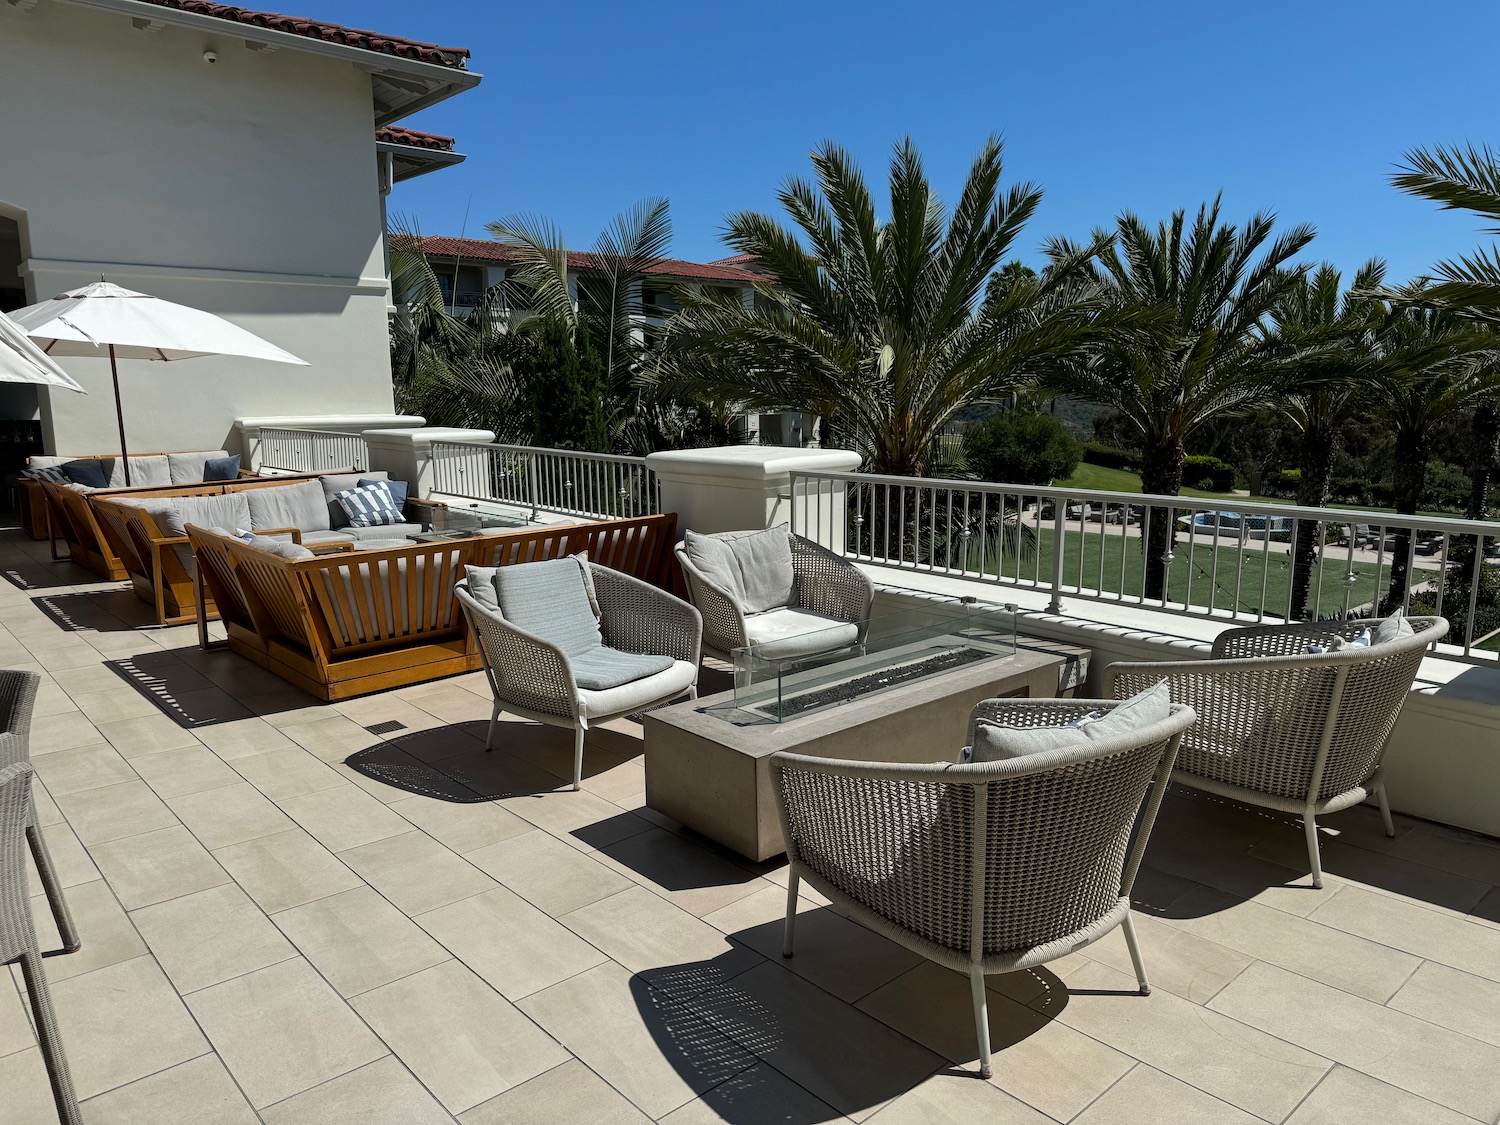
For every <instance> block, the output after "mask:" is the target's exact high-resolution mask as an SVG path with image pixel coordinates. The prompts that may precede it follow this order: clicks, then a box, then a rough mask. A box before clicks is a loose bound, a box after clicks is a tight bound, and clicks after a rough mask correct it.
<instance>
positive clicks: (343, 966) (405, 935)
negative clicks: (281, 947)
mask: <svg viewBox="0 0 1500 1125" xmlns="http://www.w3.org/2000/svg"><path fill="white" fill-rule="evenodd" d="M275 922H276V924H277V925H278V926H280V927H281V930H282V932H283V933H285V934H286V935H287V937H289V938H291V939H292V941H293V942H295V943H296V945H297V948H298V949H300V950H301V951H302V952H303V954H304V955H305V956H306V957H307V959H308V960H309V961H311V962H312V963H313V965H314V967H315V968H317V970H318V971H319V972H320V973H322V974H323V975H324V976H325V977H327V978H328V982H329V983H330V984H332V985H333V987H334V988H336V989H338V990H339V992H340V993H342V994H343V995H344V996H357V995H358V994H360V993H361V992H368V991H369V990H370V989H372V988H378V987H379V986H381V985H383V984H389V983H391V981H394V980H400V979H401V978H402V977H405V976H410V975H411V974H412V973H415V972H420V971H421V970H422V969H427V968H431V967H432V966H433V965H437V964H440V963H441V962H443V961H446V960H448V959H449V954H448V952H447V951H446V950H445V949H443V948H442V947H441V946H440V945H438V943H437V942H435V941H433V940H432V938H430V937H428V936H427V934H426V933H425V932H424V931H423V930H422V927H421V926H419V925H417V923H416V922H414V921H412V920H411V919H410V918H408V917H407V916H406V915H404V914H402V913H401V911H399V910H397V909H396V908H395V907H394V906H392V905H391V904H390V903H388V902H386V901H385V899H383V898H381V897H380V896H379V895H378V894H376V893H375V892H374V891H372V890H371V889H370V888H369V887H365V886H359V887H354V888H353V889H351V890H347V891H341V892H340V893H339V894H336V895H330V896H329V897H328V898H321V899H318V900H317V901H316V902H309V903H307V904H305V905H303V906H297V907H294V908H292V909H291V910H283V911H282V912H281V913H279V914H277V915H276V918H275Z"/></svg>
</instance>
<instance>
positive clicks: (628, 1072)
mask: <svg viewBox="0 0 1500 1125" xmlns="http://www.w3.org/2000/svg"><path fill="white" fill-rule="evenodd" d="M519 1007H520V1008H521V1010H522V1011H523V1012H525V1013H527V1014H528V1015H529V1016H531V1017H532V1018H533V1019H534V1020H536V1021H537V1023H539V1024H541V1026H542V1027H543V1028H545V1029H546V1030H547V1031H548V1032H549V1033H550V1034H551V1035H552V1036H554V1037H555V1038H556V1039H558V1040H559V1041H560V1042H561V1043H562V1044H563V1046H565V1047H566V1048H567V1049H568V1050H569V1051H571V1052H573V1054H574V1055H576V1056H577V1057H578V1058H579V1060H580V1061H581V1062H583V1063H584V1064H585V1065H586V1066H588V1067H589V1068H590V1069H591V1070H593V1071H594V1072H595V1073H596V1074H598V1075H600V1076H601V1077H602V1078H603V1079H604V1080H605V1081H606V1082H608V1083H609V1084H610V1085H611V1086H612V1087H614V1089H616V1090H617V1091H619V1092H620V1093H621V1094H623V1095H624V1096H625V1097H627V1098H629V1099H630V1101H631V1102H633V1103H634V1104H635V1105H636V1106H637V1107H638V1108H640V1109H641V1110H643V1111H644V1112H645V1113H646V1114H648V1115H649V1116H651V1117H653V1118H658V1117H662V1116H664V1115H666V1114H667V1113H670V1112H671V1111H672V1110H674V1109H676V1108H677V1107H678V1106H682V1105H686V1104H687V1103H688V1102H690V1101H691V1100H692V1099H693V1098H695V1097H697V1096H698V1095H699V1094H701V1093H703V1092H704V1091H705V1090H708V1089H710V1088H711V1087H713V1086H716V1085H718V1084H719V1083H720V1082H723V1081H726V1080H727V1079H729V1078H732V1077H734V1076H735V1075H736V1074H739V1073H741V1072H742V1071H745V1070H748V1069H749V1068H750V1067H751V1066H753V1065H755V1063H756V1061H757V1060H756V1058H755V1056H754V1055H753V1054H751V1053H750V1052H749V1051H747V1050H745V1049H744V1048H743V1047H741V1046H739V1045H738V1044H736V1043H735V1042H733V1041H732V1040H730V1039H727V1038H725V1037H724V1036H723V1035H721V1034H719V1033H718V1032H717V1031H715V1030H714V1029H713V1028H711V1027H710V1026H709V1025H708V1024H706V1023H704V1022H703V1021H702V1020H701V1019H699V1018H698V1017H697V1016H695V1015H693V1014H692V1013H690V1012H688V1011H687V1010H686V1009H685V1008H683V1007H682V1006H681V1005H679V1004H676V1003H672V1002H668V1001H666V1000H665V999H664V998H663V996H662V994H661V993H659V992H657V991H656V990H654V989H652V988H651V987H649V986H648V985H647V984H646V983H645V982H644V981H642V980H641V979H640V978H639V977H633V976H632V975H631V974H630V973H629V972H627V971H626V970H625V969H622V968H621V967H620V966H619V965H615V964H604V965H600V966H599V967H598V968H597V969H590V970H589V971H588V972H586V973H583V974H581V975H580V976H576V977H572V978H570V979H568V980H565V981H563V982H562V983H561V984H555V985H553V986H552V987H551V988H548V989H544V990H543V991H541V992H538V993H535V994H534V995H531V996H528V997H527V998H526V999H525V1000H522V1001H521V1002H520V1005H519ZM502 1120H503V1118H502Z"/></svg>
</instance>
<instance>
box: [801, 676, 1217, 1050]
mask: <svg viewBox="0 0 1500 1125" xmlns="http://www.w3.org/2000/svg"><path fill="white" fill-rule="evenodd" d="M1114 706H1116V704H1114V703H1104V702H1097V701H1090V700H1063V699H1024V700H1023V699H987V700H985V701H983V702H982V703H980V704H979V706H978V707H976V708H975V710H974V714H973V716H971V718H970V721H969V736H970V741H971V742H972V741H973V736H974V728H975V724H976V722H977V721H978V720H980V719H987V720H989V721H991V722H994V723H998V724H1002V725H1005V726H1015V727H1061V726H1063V725H1064V724H1067V723H1070V722H1073V721H1075V720H1077V719H1080V718H1082V717H1083V716H1085V715H1087V714H1088V713H1089V712H1090V711H1094V710H1110V709H1112V708H1113V707H1114ZM1192 721H1193V712H1192V710H1191V709H1190V708H1187V707H1183V706H1180V705H1176V704H1174V705H1173V706H1172V708H1171V711H1170V713H1169V715H1168V717H1167V718H1166V719H1165V720H1162V721H1160V722H1156V723H1152V724H1151V725H1149V726H1147V727H1144V728H1142V729H1140V730H1138V731H1134V732H1131V733H1128V734H1122V735H1115V736H1113V737H1111V738H1100V739H1098V740H1097V741H1095V742H1093V743H1090V744H1089V745H1086V746H1079V747H1073V746H1070V747H1067V748H1065V749H1060V750H1048V751H1044V752H1041V753H1036V754H1028V755H1026V756H1024V757H1019V758H1011V759H1008V760H1005V761H998V762H989V763H985V764H978V765H951V764H948V763H943V762H939V763H935V764H931V765H888V764H883V763H876V762H849V761H839V760H834V759H829V758H810V757H804V756H801V755H796V754H785V753H778V754H773V755H772V756H771V776H772V780H773V782H774V784H775V790H776V796H777V811H778V813H779V815H780V817H781V830H782V833H783V835H784V836H785V838H786V845H787V849H786V850H787V859H788V861H789V864H790V874H791V882H790V884H789V886H788V889H787V913H786V937H785V946H784V948H783V951H782V952H783V955H784V956H787V957H790V956H791V955H792V944H793V937H794V933H795V923H796V916H797V894H798V888H799V884H800V882H801V880H803V879H806V880H807V881H808V883H809V884H811V885H812V886H813V887H815V888H816V889H817V890H818V891H820V892H821V893H822V894H824V895H825V896H827V898H828V899H829V901H831V902H832V903H833V905H834V906H835V907H837V908H838V909H839V911H840V912H841V913H844V914H847V915H848V916H849V917H850V918H853V919H854V920H855V921H857V922H860V923H862V924H863V925H865V926H867V927H869V928H870V929H872V930H874V931H875V932H876V933H878V934H882V935H884V936H885V937H888V938H890V939H891V940H892V941H895V942H897V943H898V944H900V945H903V946H905V947H906V948H908V949H910V950H912V951H913V952H915V953H920V954H921V955H922V956H924V957H927V958H929V959H931V960H933V961H936V962H937V963H938V964H940V965H945V966H947V967H948V968H950V969H954V970H956V971H957V972H961V973H967V974H968V976H969V981H970V984H971V987H972V992H973V1001H974V1026H975V1032H976V1034H977V1036H978V1040H979V1062H980V1073H981V1074H982V1075H983V1076H984V1077H986V1078H988V1077H989V1076H990V1073H991V1065H990V1035H989V1011H988V1005H987V1003H986V1000H985V980H984V978H985V977H986V976H987V975H989V974H993V973H1010V972H1015V971H1017V970H1020V969H1027V968H1030V967H1032V966H1035V965H1041V964H1044V963H1045V962H1047V961H1052V960H1055V959H1056V958H1059V957H1062V956H1064V955H1065V954H1068V953H1072V952H1074V951H1076V950H1077V949H1079V948H1080V947H1082V946H1084V945H1087V944H1089V943H1090V942H1094V941H1097V940H1098V939H1099V938H1101V937H1103V936H1104V935H1105V934H1107V933H1109V932H1110V931H1111V930H1113V929H1114V928H1115V927H1117V926H1119V927H1123V929H1124V931H1125V940H1126V942H1127V944H1128V945H1129V947H1130V955H1131V958H1132V960H1133V961H1134V963H1135V970H1136V979H1137V981H1138V982H1139V984H1140V990H1141V994H1142V995H1148V994H1149V993H1150V983H1149V981H1148V980H1147V978H1146V969H1145V965H1144V963H1143V962H1142V960H1141V953H1140V947H1139V945H1138V944H1137V942H1136V937H1135V929H1134V927H1133V926H1132V924H1131V920H1130V889H1131V886H1132V885H1133V884H1134V882H1135V876H1136V871H1137V870H1138V869H1139V867H1140V863H1141V856H1142V854H1143V852H1144V851H1145V847H1146V841H1147V839H1148V837H1149V836H1150V834H1151V826H1152V824H1153V822H1154V821H1155V819H1156V812H1157V809H1158V807H1159V806H1160V804H1161V799H1162V795H1163V792H1164V790H1165V786H1166V780H1167V775H1168V774H1169V773H1170V771H1171V769H1172V761H1173V758H1174V757H1175V756H1176V753H1177V746H1178V743H1179V742H1180V741H1181V739H1182V732H1183V731H1184V730H1186V729H1187V727H1188V726H1189V725H1190V724H1191V723H1192Z"/></svg>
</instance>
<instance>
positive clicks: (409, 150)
mask: <svg viewBox="0 0 1500 1125" xmlns="http://www.w3.org/2000/svg"><path fill="white" fill-rule="evenodd" d="M375 151H376V152H388V153H390V154H391V155H392V156H393V157H395V159H396V161H397V172H396V175H395V176H394V177H393V179H394V181H395V182H396V183H398V184H399V183H404V182H405V181H407V180H413V179H416V178H417V177H418V176H425V175H427V173H428V172H436V171H437V170H438V169H439V168H449V167H452V166H453V165H454V164H462V163H463V162H464V161H465V160H467V159H468V157H467V156H465V155H464V154H463V153H461V152H453V151H451V150H449V151H444V150H443V149H436V148H423V147H422V146H420V145H398V144H394V143H392V142H391V141H376V142H375ZM402 162H404V163H405V164H406V165H407V170H406V171H401V170H400V164H401V163H402Z"/></svg>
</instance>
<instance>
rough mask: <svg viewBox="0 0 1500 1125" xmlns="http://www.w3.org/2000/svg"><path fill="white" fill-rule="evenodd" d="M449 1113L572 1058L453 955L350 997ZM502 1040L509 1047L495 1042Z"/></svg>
mask: <svg viewBox="0 0 1500 1125" xmlns="http://www.w3.org/2000/svg"><path fill="white" fill-rule="evenodd" d="M352 1003H353V1004H354V1006H355V1008H356V1009H357V1010H358V1011H359V1013H360V1014H361V1015H363V1016H364V1017H365V1019H366V1020H368V1021H369V1023H370V1026H371V1027H373V1028H375V1030H376V1031H377V1032H379V1034H380V1036H381V1038H383V1039H384V1040H385V1041H386V1042H387V1043H388V1044H390V1046H391V1049H392V1050H393V1051H395V1052H396V1054H397V1055H398V1056H399V1057H400V1059H401V1061H402V1062H404V1063H405V1064H406V1065H407V1066H409V1067H410V1068H411V1070H412V1073H414V1074H415V1075H416V1076H417V1077H418V1078H420V1079H421V1080H422V1082H423V1084H424V1085H425V1086H426V1087H427V1088H428V1089H429V1090H431V1091H432V1092H433V1093H434V1094H435V1095H436V1096H437V1097H438V1100H440V1101H441V1102H442V1103H443V1105H444V1106H445V1107H447V1109H448V1110H449V1112H451V1113H462V1112H463V1111H464V1110H466V1109H472V1108H473V1107H474V1106H477V1105H479V1104H480V1103H482V1102H486V1101H488V1100H489V1099H491V1098H493V1097H494V1096H495V1095H497V1094H501V1093H503V1092H505V1091H506V1090H509V1089H511V1088H512V1087H513V1086H517V1085H519V1084H521V1083H522V1082H525V1081H526V1080H527V1079H530V1078H535V1077H536V1076H537V1075H538V1074H542V1073H544V1072H545V1071H548V1070H551V1069H552V1068H553V1067H554V1066H558V1065H559V1064H561V1063H563V1062H566V1061H567V1058H568V1054H567V1052H566V1051H564V1050H563V1049H562V1048H561V1047H560V1046H558V1045H557V1043H556V1042H555V1041H554V1040H553V1039H552V1038H551V1037H550V1036H549V1035H547V1034H546V1033H545V1032H543V1031H542V1030H541V1029H540V1028H539V1027H537V1026H536V1025H535V1024H534V1023H532V1022H531V1020H529V1019H528V1018H527V1017H526V1016H524V1015H523V1014H522V1013H521V1012H520V1011H518V1010H517V1009H516V1008H515V1007H514V1006H513V1005H512V1004H511V1003H510V1002H509V1001H508V1000H506V999H505V998H504V997H503V996H501V995H500V994H499V993H497V992H496V991H495V990H494V989H492V988H491V987H490V986H489V985H487V984H485V983H484V981H482V980H480V979H479V978H478V977H477V976H475V975H474V974H473V973H471V972H470V971H469V970H468V969H467V968H465V967H464V966H463V965H461V964H459V963H458V962H457V961H447V962H444V963H443V964H441V965H437V966H434V967H433V968H431V969H424V970H423V971H422V972H420V973H416V974H414V975H412V976H409V977H406V978H404V979H403V980H399V981H396V982H394V983H392V984H388V985H384V986H383V987H381V988H377V989H374V990H373V991H371V992H366V993H364V994H363V995H362V996H357V997H355V998H354V1000H353V1001H352ZM501 1043H503V1044H504V1045H505V1048H504V1050H502V1051H497V1050H495V1045H496V1044H501Z"/></svg>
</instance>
